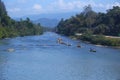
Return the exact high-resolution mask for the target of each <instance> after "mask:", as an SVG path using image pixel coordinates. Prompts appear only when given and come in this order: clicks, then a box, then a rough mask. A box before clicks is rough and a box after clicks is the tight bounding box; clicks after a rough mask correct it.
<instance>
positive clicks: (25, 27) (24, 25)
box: [0, 0, 42, 39]
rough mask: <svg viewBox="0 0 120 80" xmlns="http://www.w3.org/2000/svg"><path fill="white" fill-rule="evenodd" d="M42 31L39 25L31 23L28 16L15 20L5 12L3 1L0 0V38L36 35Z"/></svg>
mask: <svg viewBox="0 0 120 80" xmlns="http://www.w3.org/2000/svg"><path fill="white" fill-rule="evenodd" d="M41 33H42V28H41V26H40V25H35V24H33V23H32V22H31V21H30V19H29V18H26V19H25V20H22V19H20V21H15V20H13V19H11V17H9V15H8V14H7V11H6V8H5V5H4V3H3V2H2V1H1V0H0V39H1V38H7V37H15V36H26V35H38V34H41Z"/></svg>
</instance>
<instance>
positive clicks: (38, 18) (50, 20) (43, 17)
mask: <svg viewBox="0 0 120 80" xmlns="http://www.w3.org/2000/svg"><path fill="white" fill-rule="evenodd" d="M76 14H77V12H67V13H51V14H50V13H48V14H34V15H27V16H23V17H21V18H22V19H26V17H29V18H30V19H31V20H32V21H33V22H34V23H36V24H38V23H40V24H41V25H42V26H43V27H50V28H53V27H55V26H57V24H58V23H59V21H60V20H61V19H62V18H63V19H67V18H70V17H71V16H74V15H76ZM14 19H15V20H19V19H20V18H14Z"/></svg>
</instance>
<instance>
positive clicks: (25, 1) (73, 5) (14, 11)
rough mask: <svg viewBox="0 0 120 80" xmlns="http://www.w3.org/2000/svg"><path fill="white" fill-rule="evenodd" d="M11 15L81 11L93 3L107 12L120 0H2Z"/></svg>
mask: <svg viewBox="0 0 120 80" xmlns="http://www.w3.org/2000/svg"><path fill="white" fill-rule="evenodd" d="M2 1H3V2H4V3H5V6H6V9H7V12H8V14H9V15H10V16H11V17H21V16H25V15H26V16H27V15H36V14H47V13H50V14H52V13H66V12H81V11H82V10H83V8H84V6H86V5H89V4H90V5H91V6H92V8H93V10H94V11H96V12H105V11H106V10H107V9H110V8H112V6H120V0H2Z"/></svg>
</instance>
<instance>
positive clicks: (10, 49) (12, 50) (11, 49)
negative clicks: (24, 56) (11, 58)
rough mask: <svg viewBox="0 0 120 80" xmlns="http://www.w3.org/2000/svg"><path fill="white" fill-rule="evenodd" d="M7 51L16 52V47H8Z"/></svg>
mask: <svg viewBox="0 0 120 80" xmlns="http://www.w3.org/2000/svg"><path fill="white" fill-rule="evenodd" d="M7 51H8V52H14V51H15V49H13V48H9V49H7Z"/></svg>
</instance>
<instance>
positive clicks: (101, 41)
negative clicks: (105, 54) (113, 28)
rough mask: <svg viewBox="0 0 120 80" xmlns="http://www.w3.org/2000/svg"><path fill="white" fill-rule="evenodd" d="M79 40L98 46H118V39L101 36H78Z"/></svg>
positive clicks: (119, 42)
mask: <svg viewBox="0 0 120 80" xmlns="http://www.w3.org/2000/svg"><path fill="white" fill-rule="evenodd" d="M79 39H81V40H84V41H89V42H91V43H93V44H98V45H108V46H120V39H118V38H108V37H104V36H103V35H90V34H84V35H82V36H80V37H79Z"/></svg>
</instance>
